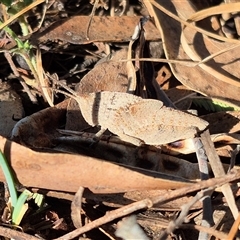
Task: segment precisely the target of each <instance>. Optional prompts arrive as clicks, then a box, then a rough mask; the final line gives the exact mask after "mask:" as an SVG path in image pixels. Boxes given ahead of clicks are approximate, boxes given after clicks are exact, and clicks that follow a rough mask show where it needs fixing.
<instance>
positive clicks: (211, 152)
mask: <svg viewBox="0 0 240 240" xmlns="http://www.w3.org/2000/svg"><path fill="white" fill-rule="evenodd" d="M201 140H202V143H203V145H204V149H205V151H206V154H207V157H208V160H209V162H210V164H211V168H212V170H213V173H214V176H215V177H224V176H226V175H225V171H224V168H223V165H222V163H221V161H220V158H219V156H218V155H217V152H216V150H215V148H214V145H213V142H212V140H211V137H210V134H209V130H206V131H205V132H204V133H202V134H201ZM221 190H222V192H223V195H224V196H225V198H226V201H227V203H228V206H229V208H230V210H231V212H232V214H233V217H234V219H235V220H236V219H237V217H238V208H237V205H236V202H235V199H234V195H233V192H232V189H231V187H230V184H225V185H223V186H222V187H221Z"/></svg>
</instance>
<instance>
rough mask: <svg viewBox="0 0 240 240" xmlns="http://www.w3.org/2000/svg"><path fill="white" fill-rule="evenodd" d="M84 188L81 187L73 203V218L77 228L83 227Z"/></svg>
mask: <svg viewBox="0 0 240 240" xmlns="http://www.w3.org/2000/svg"><path fill="white" fill-rule="evenodd" d="M83 192H84V188H83V187H79V189H78V191H77V192H76V194H75V195H74V198H73V200H72V203H71V218H72V221H73V225H74V227H75V228H80V227H82V218H81V209H82V196H83Z"/></svg>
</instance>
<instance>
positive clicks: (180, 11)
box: [144, 0, 240, 102]
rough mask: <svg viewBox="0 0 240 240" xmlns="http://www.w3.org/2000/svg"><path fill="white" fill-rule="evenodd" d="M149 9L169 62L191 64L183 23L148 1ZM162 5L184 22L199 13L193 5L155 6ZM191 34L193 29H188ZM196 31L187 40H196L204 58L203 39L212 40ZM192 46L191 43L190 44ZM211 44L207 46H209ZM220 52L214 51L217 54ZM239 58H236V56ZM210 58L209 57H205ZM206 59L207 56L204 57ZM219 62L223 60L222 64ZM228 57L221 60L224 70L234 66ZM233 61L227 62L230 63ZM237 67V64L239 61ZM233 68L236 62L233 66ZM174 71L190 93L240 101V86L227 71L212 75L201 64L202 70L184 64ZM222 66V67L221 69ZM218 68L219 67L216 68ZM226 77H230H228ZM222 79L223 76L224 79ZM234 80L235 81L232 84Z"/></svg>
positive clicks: (173, 67)
mask: <svg viewBox="0 0 240 240" xmlns="http://www.w3.org/2000/svg"><path fill="white" fill-rule="evenodd" d="M144 3H145V5H146V6H147V8H148V11H149V13H150V14H151V15H153V17H154V19H155V22H156V26H157V27H158V28H159V31H160V33H161V35H162V38H163V39H164V41H163V43H164V50H165V54H166V57H167V58H168V59H178V60H190V59H191V58H190V57H189V56H188V54H187V53H186V52H185V51H184V49H183V47H182V45H181V44H182V42H181V38H180V37H181V33H182V26H181V23H180V22H178V21H176V20H174V19H173V18H171V17H169V16H168V15H166V14H165V13H163V12H162V11H160V10H158V9H157V8H156V7H153V6H152V5H151V3H149V2H148V1H144ZM157 3H159V4H160V5H161V6H162V7H163V8H165V9H167V10H169V11H170V12H171V13H173V14H174V15H175V16H176V15H178V16H180V18H181V19H183V20H187V19H188V18H190V17H191V15H192V14H194V13H195V10H194V8H193V5H192V3H191V2H189V1H178V0H176V1H175V0H174V1H159V0H158V1H156V2H153V4H154V5H156V4H157ZM187 30H189V29H187ZM194 34H195V31H194V30H193V29H192V28H191V30H189V31H188V36H187V39H190V37H191V39H192V40H193V39H194V46H196V49H197V50H198V51H199V52H201V54H204V53H206V54H207V52H208V51H205V52H204V51H203V49H202V48H201V47H200V46H204V44H206V42H205V43H204V42H201V41H202V39H204V41H205V40H206V39H207V40H206V41H208V42H209V43H210V42H211V40H210V39H209V38H207V37H204V38H203V37H202V34H199V33H198V34H195V35H194ZM193 37H194V38H193ZM188 43H189V44H190V42H188ZM209 43H207V44H208V45H209ZM215 43H216V41H212V43H211V44H215ZM216 44H217V46H218V48H219V47H220V49H222V48H224V46H223V45H224V44H222V45H221V43H220V42H218V43H216ZM215 50H216V49H214V51H215ZM235 54H237V51H235ZM235 54H234V55H233V56H235ZM205 56H207V55H205ZM233 56H230V58H231V59H232V60H233V59H235V60H236V59H237V58H236V57H235V58H233ZM202 57H203V56H202ZM219 58H222V59H221V60H219ZM224 60H225V57H224V55H223V56H222V55H220V56H219V57H218V62H219V63H220V64H224V68H226V67H227V66H228V64H229V63H230V62H224ZM228 60H230V59H227V61H228ZM235 62H236V64H237V61H235ZM231 64H232V62H231ZM170 66H171V69H172V72H173V74H174V75H175V77H176V78H177V79H178V80H179V81H180V82H181V83H182V84H184V85H185V86H187V87H189V88H190V89H193V90H194V91H197V92H199V93H202V94H204V95H207V96H210V97H220V98H226V99H228V100H230V101H233V102H234V101H235V102H236V101H240V94H239V92H240V84H239V83H238V82H237V81H236V77H233V76H231V77H229V73H227V74H226V71H227V69H226V70H224V69H221V73H220V72H218V74H216V71H215V72H214V74H212V73H213V71H210V70H209V68H207V69H203V68H202V66H203V64H201V65H200V66H195V67H192V66H191V67H188V66H186V65H180V64H173V63H172V64H170ZM221 66H222V65H220V66H218V69H217V70H219V67H221ZM214 67H215V65H214ZM234 69H235V70H236V73H234V74H236V76H239V75H238V72H239V69H238V68H237V69H236V67H234ZM223 70H224V72H223ZM224 74H226V75H224ZM220 75H221V76H220ZM230 80H231V81H230Z"/></svg>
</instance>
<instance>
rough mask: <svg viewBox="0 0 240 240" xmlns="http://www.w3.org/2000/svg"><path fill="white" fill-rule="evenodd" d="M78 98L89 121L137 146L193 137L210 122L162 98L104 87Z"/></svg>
mask: <svg viewBox="0 0 240 240" xmlns="http://www.w3.org/2000/svg"><path fill="white" fill-rule="evenodd" d="M74 98H75V99H76V101H77V102H78V104H79V107H80V110H81V112H82V115H83V117H84V119H85V120H86V122H87V123H88V124H89V125H91V126H97V125H99V126H101V129H102V130H106V129H108V130H109V131H111V132H112V133H114V134H116V135H118V136H119V137H120V138H121V139H122V140H123V141H127V142H130V143H132V144H134V145H137V146H139V145H141V144H149V145H162V144H167V143H171V142H174V141H177V140H180V139H186V138H193V137H194V136H195V134H196V133H197V132H198V131H203V130H204V129H205V128H206V127H207V126H208V122H206V121H204V120H202V119H201V118H199V117H197V116H193V115H191V114H188V113H185V112H182V111H179V110H175V109H172V108H168V107H165V106H163V103H162V102H161V101H159V100H153V99H143V98H141V97H138V96H135V95H132V94H128V93H122V92H108V91H103V92H97V93H88V94H84V95H81V96H76V94H75V96H74ZM101 132H102V131H101Z"/></svg>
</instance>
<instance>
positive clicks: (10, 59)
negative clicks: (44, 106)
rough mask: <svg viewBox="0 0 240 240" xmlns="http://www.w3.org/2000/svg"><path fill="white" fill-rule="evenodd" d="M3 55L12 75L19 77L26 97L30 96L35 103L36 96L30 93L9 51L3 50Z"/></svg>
mask: <svg viewBox="0 0 240 240" xmlns="http://www.w3.org/2000/svg"><path fill="white" fill-rule="evenodd" d="M4 56H5V58H6V59H7V61H8V63H9V65H10V68H11V69H12V71H13V73H14V75H15V76H16V77H17V78H18V79H19V81H20V83H21V85H22V87H23V89H24V91H25V92H26V93H27V95H28V97H29V98H30V100H31V101H32V102H33V103H37V99H36V97H35V96H34V95H33V94H32V93H31V91H30V89H29V87H28V85H27V84H26V83H25V82H24V80H23V79H22V78H21V76H20V74H19V72H18V71H17V68H16V66H15V64H14V62H13V60H12V57H11V55H10V53H9V52H4Z"/></svg>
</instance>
